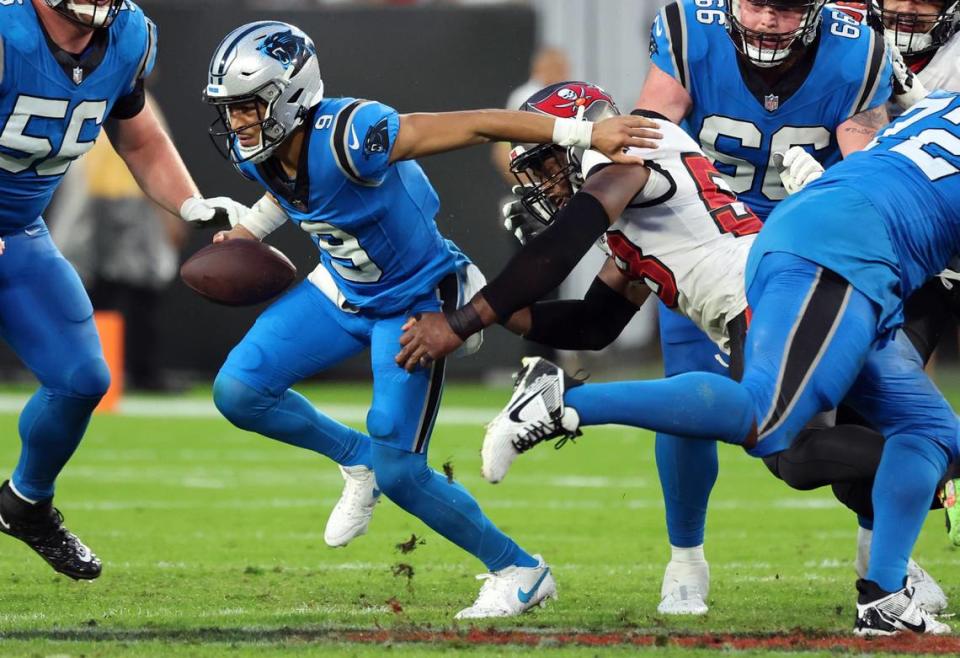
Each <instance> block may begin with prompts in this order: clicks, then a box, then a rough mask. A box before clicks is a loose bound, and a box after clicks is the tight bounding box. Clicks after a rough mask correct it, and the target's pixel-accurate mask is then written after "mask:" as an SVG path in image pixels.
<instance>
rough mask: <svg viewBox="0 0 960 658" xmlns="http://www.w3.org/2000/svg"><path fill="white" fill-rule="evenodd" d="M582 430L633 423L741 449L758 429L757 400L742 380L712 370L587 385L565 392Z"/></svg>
mask: <svg viewBox="0 0 960 658" xmlns="http://www.w3.org/2000/svg"><path fill="white" fill-rule="evenodd" d="M563 400H564V402H565V403H566V404H567V405H568V406H570V407H573V408H574V409H576V411H577V413H578V414H579V415H580V424H581V426H587V425H608V424H615V425H629V426H631V427H643V428H646V429H650V430H653V431H655V432H663V433H664V434H677V435H681V436H685V437H687V436H689V437H693V438H697V439H712V440H718V441H724V442H726V443H735V444H737V445H740V444H742V443H743V441H744V439H745V438H746V437H747V435H748V434H749V433H750V430H751V428H752V427H753V421H754V411H753V399H752V398H751V397H750V394H749V393H748V392H747V389H745V388H744V387H742V386H741V385H740V384H738V383H737V382H735V381H733V380H731V379H729V378H727V377H723V376H721V375H715V374H712V373H708V372H691V373H686V374H683V375H677V376H675V377H670V378H668V379H654V380H650V381H632V382H614V383H610V384H584V385H582V386H577V387H576V388H572V389H570V390H569V391H567V392H566V394H565V395H564V397H563Z"/></svg>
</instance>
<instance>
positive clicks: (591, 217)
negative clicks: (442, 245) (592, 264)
mask: <svg viewBox="0 0 960 658" xmlns="http://www.w3.org/2000/svg"><path fill="white" fill-rule="evenodd" d="M609 227H610V218H609V217H608V216H607V211H606V210H605V209H604V207H603V204H601V203H600V202H599V201H598V200H597V199H596V197H594V196H592V195H590V194H588V193H586V192H577V193H576V194H575V195H574V196H573V198H572V199H570V202H569V203H568V204H567V205H566V206H564V207H563V209H561V210H560V212H558V213H557V216H556V219H554V221H553V222H552V223H551V224H550V226H548V227H547V228H546V229H545V230H544V231H543V232H542V233H541V234H540V235H538V236H537V237H535V238H534V239H533V240H531V241H530V242H528V243H527V245H526V246H525V247H524V248H523V249H521V250H520V251H519V252H518V253H517V254H516V255H515V256H514V257H513V258H512V259H510V262H509V263H507V266H506V267H505V268H504V269H503V271H502V272H501V273H500V274H499V276H497V277H496V278H495V279H494V280H493V281H491V282H490V283H488V284H487V285H486V287H484V288H483V290H481V291H480V292H481V293H482V294H483V297H484V298H485V299H486V300H487V303H489V304H490V307H491V308H492V309H493V312H494V313H496V314H497V319H498V320H499V321H501V322H503V321H505V320H506V319H507V318H509V317H510V316H511V315H513V314H514V313H515V312H516V311H519V310H520V309H521V308H524V307H526V306H530V305H531V304H533V303H534V302H536V301H537V300H539V299H540V298H541V297H543V296H544V295H546V294H547V293H548V292H550V291H551V290H553V289H554V288H556V287H557V286H559V285H560V284H561V283H562V282H563V280H564V279H565V278H566V276H567V275H568V274H570V271H571V270H573V268H574V267H575V266H576V264H577V263H579V262H580V259H581V258H583V255H584V254H585V253H587V250H589V249H590V246H591V245H592V244H593V243H594V242H595V241H596V240H597V238H599V237H600V236H601V235H603V234H604V232H605V231H606V230H607V229H608V228H609Z"/></svg>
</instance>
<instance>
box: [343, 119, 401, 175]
mask: <svg viewBox="0 0 960 658" xmlns="http://www.w3.org/2000/svg"><path fill="white" fill-rule="evenodd" d="M333 130H334V133H333V150H334V156H335V159H336V162H337V165H338V166H339V167H340V169H341V170H342V171H343V173H344V175H345V176H346V177H347V178H349V179H350V180H351V181H353V182H354V183H357V184H358V185H364V186H368V187H374V186H377V185H379V184H380V183H382V182H383V178H384V176H386V174H387V171H388V169H389V167H390V151H391V150H392V149H393V143H394V141H395V140H396V138H397V132H398V131H399V130H400V115H399V114H398V113H397V111H396V110H395V109H393V108H392V107H389V106H387V105H383V104H382V103H377V102H376V101H364V100H356V101H353V102H352V103H350V104H348V105H346V106H345V107H343V108H342V109H341V110H340V112H339V113H338V114H337V117H336V119H334V128H333Z"/></svg>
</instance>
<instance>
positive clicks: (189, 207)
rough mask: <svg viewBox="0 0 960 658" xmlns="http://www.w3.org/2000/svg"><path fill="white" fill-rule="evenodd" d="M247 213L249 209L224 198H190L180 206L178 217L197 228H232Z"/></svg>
mask: <svg viewBox="0 0 960 658" xmlns="http://www.w3.org/2000/svg"><path fill="white" fill-rule="evenodd" d="M248 212H250V208H248V207H247V206H245V205H243V204H242V203H239V202H237V201H234V200H233V199H231V198H230V197H225V196H218V197H213V198H212V199H203V198H200V197H195V196H192V197H190V198H189V199H187V200H186V201H184V202H183V205H181V206H180V217H181V218H182V219H183V220H184V221H187V222H191V223H193V225H194V226H197V227H199V228H233V227H234V226H236V225H237V222H239V221H240V218H241V217H243V216H244V215H245V214H247V213H248Z"/></svg>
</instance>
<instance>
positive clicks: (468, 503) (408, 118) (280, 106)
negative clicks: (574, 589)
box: [205, 21, 658, 619]
mask: <svg viewBox="0 0 960 658" xmlns="http://www.w3.org/2000/svg"><path fill="white" fill-rule="evenodd" d="M205 99H206V101H207V102H208V103H210V104H211V105H213V106H214V107H215V108H216V109H217V110H218V114H219V117H218V124H219V125H220V127H219V128H214V129H213V132H214V134H215V135H216V136H219V137H220V138H222V139H223V151H224V153H225V154H226V155H227V156H228V157H229V158H230V160H231V161H232V162H233V163H234V164H235V165H236V167H237V168H238V169H239V171H240V172H241V173H242V174H243V175H244V176H246V177H248V178H250V179H252V180H254V181H256V182H258V183H259V184H261V185H262V186H263V187H264V189H265V190H266V191H267V193H266V194H265V195H264V197H263V198H262V199H261V200H260V201H259V202H258V203H257V204H256V205H255V207H254V212H252V213H250V214H248V215H245V216H244V217H243V218H242V219H241V222H240V223H239V224H238V225H237V226H236V227H235V228H233V229H232V230H230V231H229V232H224V233H220V234H218V235H217V236H216V238H215V240H217V241H219V240H225V239H263V238H264V237H265V236H266V235H268V234H269V233H270V232H271V231H272V230H274V229H275V228H277V227H278V226H279V225H281V224H283V223H284V222H286V221H288V220H289V221H292V222H293V223H295V224H296V225H298V226H299V227H300V228H301V229H303V230H304V231H305V232H306V233H307V234H308V235H309V236H310V237H311V239H312V240H313V242H314V243H315V244H316V246H317V247H318V249H319V252H320V261H321V263H320V266H318V267H317V269H315V270H314V271H313V272H312V273H311V274H310V276H309V277H308V280H307V281H304V282H303V283H301V284H300V285H299V286H297V287H296V288H294V289H293V290H292V291H291V292H289V293H288V294H286V295H285V296H284V297H282V298H281V299H280V300H279V301H277V302H275V303H274V304H273V305H271V306H270V307H269V308H268V309H267V310H266V311H264V312H263V314H262V315H261V316H260V317H259V319H258V320H257V322H256V324H255V325H254V326H253V328H252V329H251V330H250V331H249V333H248V334H247V335H246V336H245V337H244V338H243V339H242V340H241V342H240V343H239V344H238V345H237V346H236V347H235V348H234V349H233V351H231V353H230V355H229V356H228V357H227V360H226V363H224V365H223V367H222V368H221V370H220V372H219V374H218V375H217V378H216V381H215V383H214V391H213V394H214V401H215V403H216V405H217V408H218V409H219V410H220V411H221V412H222V413H223V415H224V416H225V417H226V418H227V419H228V420H230V422H232V423H233V424H234V425H236V426H238V427H240V428H243V429H246V430H249V431H254V432H259V433H260V434H263V435H265V436H268V437H271V438H274V439H277V440H280V441H284V442H287V443H290V444H293V445H296V446H300V447H304V448H307V449H310V450H314V451H316V452H319V453H321V454H324V455H326V456H328V457H330V458H331V459H333V460H334V461H336V462H337V463H338V464H340V466H341V470H342V473H343V476H344V479H345V487H344V493H343V495H342V497H341V499H340V501H339V502H338V503H337V508H335V510H334V514H333V515H332V516H331V520H330V522H328V524H327V528H326V531H325V533H324V537H325V539H326V541H327V543H328V544H330V545H333V546H337V545H343V544H346V543H347V542H348V541H350V540H351V539H352V538H353V537H356V536H357V535H360V534H362V533H364V532H365V531H366V529H367V525H368V524H369V522H370V517H371V514H372V512H373V508H374V506H375V505H376V503H377V500H378V498H379V496H380V492H381V491H382V492H383V493H385V494H386V495H387V496H388V497H389V498H390V499H391V500H393V501H394V502H395V503H397V505H399V506H400V507H401V508H403V509H404V510H406V511H407V512H409V513H411V514H413V515H414V516H416V517H418V518H419V519H421V520H422V521H423V522H424V523H426V524H427V525H428V526H430V527H431V528H433V529H434V530H435V531H436V532H438V533H439V534H441V535H442V536H444V537H446V538H447V539H449V540H450V541H452V542H453V543H455V544H457V545H458V546H460V547H461V548H463V549H464V550H466V551H468V552H469V553H471V554H472V555H474V556H476V557H477V558H478V559H479V560H480V561H481V562H483V563H484V565H485V566H486V567H487V569H488V571H489V573H487V574H484V575H483V576H482V578H483V579H484V580H485V583H484V585H483V586H482V588H481V590H480V594H479V596H478V597H477V599H476V602H475V603H474V604H473V605H472V606H470V607H468V608H465V609H463V610H461V611H460V612H459V613H458V614H457V618H459V619H470V618H482V617H499V616H511V615H516V614H520V613H521V612H523V611H525V610H527V609H529V608H531V607H532V606H534V605H537V604H539V603H541V602H543V601H545V600H546V599H548V598H551V597H553V596H555V595H556V585H555V583H554V579H553V576H552V575H551V573H550V569H549V567H548V566H547V565H546V563H545V562H544V561H543V559H542V558H540V557H539V556H537V555H530V554H529V553H527V552H526V551H524V550H523V549H521V548H520V547H519V546H518V545H517V544H516V543H515V542H514V541H513V540H512V539H510V538H509V537H507V536H506V535H505V534H503V533H502V532H501V531H500V530H498V529H497V528H496V527H495V526H494V525H493V523H492V522H491V521H490V520H489V519H488V518H487V517H486V516H485V515H484V514H483V512H482V511H481V510H480V507H479V506H478V505H477V503H476V501H475V500H474V499H473V498H472V497H471V496H470V494H469V493H468V492H467V491H466V490H465V489H464V488H463V487H462V486H460V485H459V484H458V483H455V482H453V481H450V480H448V479H447V477H445V476H444V475H441V474H439V473H437V472H435V471H433V470H432V469H430V468H429V466H428V465H427V449H428V446H429V440H430V434H431V430H432V429H433V424H434V421H435V418H436V413H437V410H438V406H439V402H440V394H441V389H442V386H443V378H444V362H443V360H437V361H435V362H432V363H430V364H427V363H426V362H424V364H422V365H424V366H425V367H422V368H418V369H417V370H416V371H415V372H412V373H406V372H404V370H403V369H401V368H399V367H398V366H397V365H396V364H395V363H394V362H393V358H392V357H393V353H394V351H395V345H396V342H397V340H398V337H399V334H400V327H401V326H402V325H403V323H404V321H405V320H406V317H407V315H408V314H410V313H415V312H418V311H433V310H437V309H439V308H441V306H443V307H446V306H448V305H459V304H460V303H462V298H461V296H462V295H463V294H464V293H463V290H464V288H465V287H466V286H469V285H476V283H477V281H478V280H482V277H481V276H480V275H479V271H478V270H477V269H476V268H475V267H474V266H472V265H471V264H470V262H469V261H468V259H467V258H466V257H465V256H464V255H463V254H462V253H461V252H460V251H459V250H458V249H457V248H456V246H455V245H453V244H452V243H450V242H448V241H446V240H444V239H443V238H442V237H441V236H440V234H439V232H438V230H437V226H436V223H435V221H434V219H435V216H436V213H437V210H438V207H439V202H438V199H437V195H436V192H435V191H434V189H433V187H432V186H431V185H430V182H429V181H428V180H427V178H426V176H425V175H424V173H423V171H422V170H421V169H420V166H419V165H418V164H417V163H416V162H415V161H414V158H417V157H420V156H426V155H430V154H433V153H440V152H444V151H449V150H452V149H455V148H460V147H464V146H469V145H472V144H479V143H483V142H487V141H490V140H492V139H497V140H508V141H509V140H518V141H529V142H549V141H551V140H553V141H555V142H557V143H560V144H566V145H568V146H574V145H579V146H581V147H587V146H589V145H591V144H592V145H593V146H594V147H596V148H598V149H600V150H601V151H604V152H606V153H607V154H610V155H611V156H612V157H614V158H615V159H617V160H620V161H632V160H635V159H636V158H635V157H634V156H629V155H624V154H622V153H621V151H622V149H623V148H624V147H626V146H630V145H633V144H640V143H642V144H648V145H653V142H650V141H647V140H645V139H641V137H643V136H646V135H649V136H656V135H658V133H656V132H655V131H653V132H650V131H646V130H644V129H643V127H644V126H650V127H656V125H655V124H654V123H652V122H650V121H647V120H644V119H641V118H639V117H633V118H631V120H629V121H624V120H623V119H624V118H622V117H615V118H612V119H609V120H606V121H604V122H602V123H597V124H593V123H590V122H582V121H576V120H572V119H569V120H563V119H560V120H555V119H554V118H553V117H549V118H548V117H542V116H533V115H531V114H528V113H520V112H508V111H503V110H490V111H478V112H458V113H446V114H405V115H400V114H398V113H397V111H396V110H394V109H392V108H390V107H388V106H386V105H383V104H381V103H378V102H374V101H367V100H361V99H354V98H325V97H324V95H323V82H322V80H321V76H320V67H319V64H318V62H317V53H316V49H315V48H314V45H313V42H312V41H311V40H310V38H309V37H308V36H307V35H305V34H304V33H303V32H302V31H300V30H299V29H297V28H296V27H294V26H292V25H289V24H286V23H282V22H278V21H262V22H257V23H251V24H249V25H244V26H242V27H240V28H237V29H236V30H234V31H233V32H231V33H230V34H228V35H227V36H226V37H225V38H224V40H223V41H222V42H221V44H220V46H219V47H218V48H217V50H216V51H215V53H214V55H213V58H212V60H211V62H210V77H209V81H208V85H207V87H206V90H205ZM477 346H478V345H477ZM477 346H474V349H475V347H477ZM365 349H369V350H370V354H371V362H372V367H373V403H372V407H371V409H370V411H369V413H368V415H367V431H368V434H363V433H361V432H358V431H357V430H354V429H352V428H350V427H347V426H346V425H343V424H341V423H339V422H337V421H336V420H334V419H332V418H330V417H328V416H326V415H325V414H323V413H321V412H320V411H318V410H317V409H316V408H315V407H314V406H313V405H312V404H311V403H310V402H308V401H307V400H306V398H304V397H303V396H301V395H299V394H298V393H296V392H295V391H293V390H292V389H291V386H293V385H294V384H295V383H297V382H298V381H300V380H302V379H304V378H305V377H309V376H311V375H314V374H316V373H318V372H321V371H323V370H325V369H327V368H329V367H331V366H333V365H335V364H337V363H339V362H340V361H342V360H343V359H345V358H347V357H349V356H352V355H354V354H357V353H359V352H361V351H363V350H365Z"/></svg>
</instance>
